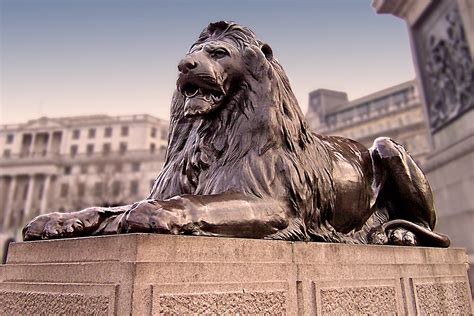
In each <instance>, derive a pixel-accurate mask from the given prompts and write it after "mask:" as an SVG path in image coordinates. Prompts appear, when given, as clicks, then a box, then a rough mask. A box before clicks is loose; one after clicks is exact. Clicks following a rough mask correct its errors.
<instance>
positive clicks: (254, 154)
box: [23, 21, 449, 247]
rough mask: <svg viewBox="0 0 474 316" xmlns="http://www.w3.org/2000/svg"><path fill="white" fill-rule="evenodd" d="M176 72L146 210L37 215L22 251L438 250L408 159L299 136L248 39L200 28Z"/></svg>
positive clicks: (306, 133)
mask: <svg viewBox="0 0 474 316" xmlns="http://www.w3.org/2000/svg"><path fill="white" fill-rule="evenodd" d="M178 70H179V77H178V80H177V90H176V92H175V93H174V96H173V100H172V105H171V122H170V134H169V141H168V149H167V153H166V158H165V163H164V166H163V169H162V170H161V172H160V174H159V175H158V177H157V179H156V181H155V184H154V186H153V189H152V191H151V193H150V196H149V197H148V199H146V200H143V201H140V202H137V203H135V204H133V205H127V206H121V207H115V208H100V207H91V208H88V209H85V210H82V211H78V212H70V213H51V214H46V215H41V216H38V217H36V218H35V219H33V220H32V221H31V222H30V223H29V224H28V225H27V226H26V227H25V228H24V230H23V238H24V240H34V239H48V238H64V237H78V236H87V235H102V234H116V233H134V232H144V233H167V234H188V235H205V236H228V237H247V238H267V239H282V240H303V241H324V242H346V243H363V244H368V243H369V244H370V243H372V244H396V245H426V246H438V247H447V246H449V239H448V238H447V237H446V236H444V235H442V234H437V233H434V232H433V231H432V230H433V228H434V225H435V222H436V214H435V209H434V206H433V197H432V193H431V189H430V186H429V184H428V182H427V180H426V178H425V176H424V175H423V173H422V171H421V170H420V168H419V167H418V166H417V165H416V163H415V162H414V161H413V159H412V158H411V157H410V155H409V154H408V153H407V151H406V150H405V149H404V148H403V147H402V146H400V145H399V144H397V143H396V142H394V141H393V140H391V139H389V138H378V139H376V140H375V142H374V144H373V146H372V147H371V148H369V149H367V148H365V147H364V146H362V145H361V144H359V143H357V142H356V141H353V140H351V139H347V138H342V137H327V136H321V135H317V134H315V133H313V132H312V131H310V129H309V127H308V125H307V123H306V122H305V120H304V117H303V114H302V112H301V110H300V108H299V106H298V103H297V101H296V98H295V96H294V94H293V92H292V90H291V88H290V83H289V81H288V78H287V76H286V75H285V72H284V70H283V68H282V66H281V65H280V64H279V63H278V61H277V60H276V59H275V58H274V57H273V53H272V49H271V48H270V46H269V45H267V44H264V43H263V42H261V41H260V40H258V39H257V38H256V36H255V34H254V33H253V32H252V31H250V30H249V29H248V28H246V27H243V26H240V25H238V24H236V23H232V22H224V21H221V22H216V23H211V24H210V25H209V26H208V27H206V28H205V29H204V30H203V31H202V33H201V34H200V35H199V38H198V40H197V41H196V42H195V43H194V44H193V45H192V46H191V48H190V49H189V51H188V53H187V54H186V56H185V57H184V59H182V60H181V62H180V63H179V65H178Z"/></svg>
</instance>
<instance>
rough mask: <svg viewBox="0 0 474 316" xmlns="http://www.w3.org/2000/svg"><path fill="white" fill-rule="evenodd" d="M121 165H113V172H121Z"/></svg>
mask: <svg viewBox="0 0 474 316" xmlns="http://www.w3.org/2000/svg"><path fill="white" fill-rule="evenodd" d="M122 169H123V165H122V164H121V163H117V164H115V172H122Z"/></svg>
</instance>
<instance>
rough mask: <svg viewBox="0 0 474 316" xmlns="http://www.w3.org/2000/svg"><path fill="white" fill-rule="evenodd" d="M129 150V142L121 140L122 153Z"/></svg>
mask: <svg viewBox="0 0 474 316" xmlns="http://www.w3.org/2000/svg"><path fill="white" fill-rule="evenodd" d="M126 151H127V143H125V142H121V143H120V153H121V154H124V153H125V152H126Z"/></svg>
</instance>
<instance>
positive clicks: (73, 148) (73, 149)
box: [70, 145, 77, 157]
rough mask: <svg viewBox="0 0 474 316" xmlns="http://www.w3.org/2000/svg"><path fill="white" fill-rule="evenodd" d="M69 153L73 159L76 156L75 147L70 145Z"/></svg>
mask: <svg viewBox="0 0 474 316" xmlns="http://www.w3.org/2000/svg"><path fill="white" fill-rule="evenodd" d="M70 153H71V157H74V156H75V155H77V145H71V148H70Z"/></svg>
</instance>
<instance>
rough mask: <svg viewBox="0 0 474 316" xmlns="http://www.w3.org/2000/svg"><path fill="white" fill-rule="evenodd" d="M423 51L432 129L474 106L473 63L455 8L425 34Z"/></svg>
mask: <svg viewBox="0 0 474 316" xmlns="http://www.w3.org/2000/svg"><path fill="white" fill-rule="evenodd" d="M425 50H426V52H425V54H426V60H425V64H424V70H425V74H426V78H427V80H428V85H429V86H430V91H431V93H430V98H429V100H428V102H427V103H428V113H429V123H430V127H431V129H432V130H434V131H435V130H437V129H439V128H440V127H442V126H443V125H445V124H447V123H449V122H450V121H452V120H453V119H455V118H456V117H458V116H459V115H460V114H462V113H464V112H465V111H466V110H468V109H470V108H473V107H474V63H473V61H472V58H471V53H470V50H469V46H468V43H467V41H466V36H465V34H464V28H463V25H462V22H461V17H460V15H459V11H458V9H457V8H456V7H454V8H452V9H451V10H450V11H449V12H448V13H446V14H444V15H443V17H442V19H440V20H439V21H438V26H437V27H436V28H434V29H432V30H431V32H429V33H428V34H427V36H426V43H425Z"/></svg>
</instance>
